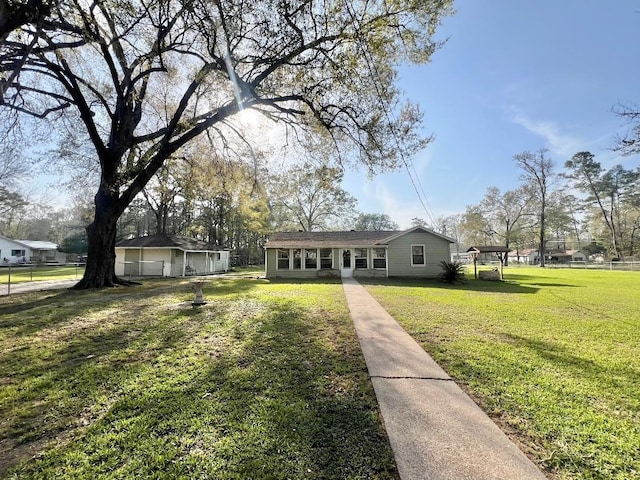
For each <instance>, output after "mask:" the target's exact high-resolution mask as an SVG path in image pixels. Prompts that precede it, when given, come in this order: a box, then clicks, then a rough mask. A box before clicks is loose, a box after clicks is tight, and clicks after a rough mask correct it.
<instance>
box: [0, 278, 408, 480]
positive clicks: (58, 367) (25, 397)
mask: <svg viewBox="0 0 640 480" xmlns="http://www.w3.org/2000/svg"><path fill="white" fill-rule="evenodd" d="M250 288H251V286H247V287H243V286H240V285H235V286H233V285H231V284H224V285H221V286H220V288H218V286H217V285H216V286H211V288H210V289H206V290H205V295H206V296H208V297H209V300H210V303H209V304H207V305H206V306H205V307H200V308H198V309H194V308H191V307H184V306H180V305H178V306H176V305H173V306H165V307H163V308H160V309H159V310H158V314H157V315H151V316H150V315H145V316H143V315H140V314H139V312H137V311H136V309H135V308H133V307H132V306H131V305H129V306H123V307H122V308H121V310H120V313H119V314H120V316H121V317H122V318H121V319H120V320H119V321H117V322H113V323H112V324H108V325H102V326H101V327H100V328H99V329H98V330H92V329H89V328H88V329H86V331H85V332H84V333H83V334H82V335H77V336H75V337H71V338H68V339H67V340H66V341H64V342H62V341H61V342H60V344H56V345H49V346H48V349H49V351H48V352H47V354H46V357H45V358H41V359H40V360H39V365H25V363H26V362H28V361H33V359H34V358H38V354H41V353H42V352H43V351H44V349H45V348H46V347H47V346H46V345H43V346H42V348H43V350H42V351H36V350H35V347H34V346H33V345H31V346H28V345H27V346H26V348H27V350H26V351H25V355H24V356H23V357H22V358H19V355H18V358H13V359H12V362H13V368H14V370H13V371H12V372H11V373H9V374H7V373H2V375H0V377H2V378H3V382H6V383H7V385H6V386H7V387H9V388H11V389H12V390H16V391H19V393H14V397H13V400H12V403H13V404H14V405H21V407H20V408H18V409H16V410H14V411H11V410H9V411H2V410H4V408H7V407H4V408H0V414H1V416H2V417H3V418H6V419H7V423H6V424H5V425H4V426H3V427H2V428H3V429H4V430H5V431H8V432H11V434H10V435H9V436H7V437H5V438H4V439H3V441H2V443H0V458H3V459H4V460H3V461H0V476H2V475H4V474H5V473H6V472H7V471H8V468H9V467H12V466H17V465H18V463H19V462H21V461H23V460H26V459H27V458H31V457H33V458H32V459H31V460H30V461H28V462H24V463H22V464H20V465H19V466H17V469H16V470H15V471H14V474H15V475H17V476H21V475H24V476H38V475H41V474H42V472H44V471H46V472H48V474H52V473H51V472H58V473H59V472H62V471H63V470H64V469H67V468H71V467H70V465H73V464H75V465H83V468H85V469H88V470H85V471H88V472H90V473H87V475H89V476H100V475H115V476H120V477H126V476H128V475H129V476H137V477H141V478H144V477H152V476H154V475H157V474H158V472H159V471H160V470H162V473H163V475H166V476H167V477H169V478H178V477H184V478H348V477H358V478H380V479H385V478H388V479H392V478H393V479H395V478H398V475H397V471H396V470H395V466H394V462H393V455H392V453H391V450H390V448H389V446H388V443H387V440H386V434H385V433H384V430H383V428H382V426H381V424H380V422H379V420H378V416H377V415H378V413H377V412H378V411H377V404H376V402H375V396H374V394H373V390H372V386H371V384H370V382H369V380H368V376H367V370H366V365H365V363H364V359H363V358H362V353H361V351H360V348H359V343H358V341H357V337H356V336H355V334H354V332H353V326H352V324H351V322H350V319H349V317H348V315H345V316H340V315H330V316H327V315H326V313H325V312H321V311H317V310H314V309H313V308H311V307H309V308H307V307H302V306H300V305H299V303H298V302H296V301H295V299H282V298H273V299H270V300H264V299H261V300H257V299H253V298H252V297H251V296H250V295H246V293H247V292H248V290H250ZM74 293H75V292H74ZM230 293H235V294H239V295H238V296H237V297H236V299H235V300H229V299H226V300H225V299H224V298H223V297H225V296H227V295H229V294H230ZM68 295H69V294H61V297H60V298H62V299H63V301H69V300H68V299H69V298H74V296H73V293H72V294H71V296H68ZM147 297H148V298H149V300H150V302H151V303H153V301H152V300H153V298H152V297H153V295H152V293H149V294H148V295H147ZM43 301H45V300H44V299H43ZM48 301H49V302H50V303H51V302H54V299H51V298H49V300H48ZM265 302H266V303H265ZM102 305H103V304H101V305H100V306H99V307H98V308H102ZM105 305H107V306H109V307H110V308H117V304H114V303H107V304H105ZM34 308H36V307H34ZM88 310H89V309H88V307H87V308H86V309H85V308H83V311H88ZM327 317H330V318H327ZM320 319H322V320H320ZM69 321H73V320H72V319H70V320H69ZM53 323H54V324H60V325H62V324H63V323H64V322H63V321H62V320H61V319H58V318H55V319H53ZM41 326H42V327H49V326H51V325H41ZM54 326H55V325H54ZM27 351H30V353H31V355H27V354H26V352H27ZM18 353H19V352H13V355H14V356H15V355H17V354H18ZM9 368H12V367H11V366H9ZM5 375H6V376H5ZM54 445H55V448H52V447H53V446H54ZM29 447H31V448H29ZM345 451H346V452H352V453H354V454H351V455H350V454H345ZM14 454H15V455H14ZM74 462H75V463H74ZM78 462H79V463H78Z"/></svg>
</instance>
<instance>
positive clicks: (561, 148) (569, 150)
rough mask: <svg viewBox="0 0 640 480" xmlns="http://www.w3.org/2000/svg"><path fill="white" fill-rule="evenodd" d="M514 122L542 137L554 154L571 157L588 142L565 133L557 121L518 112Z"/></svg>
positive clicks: (583, 148)
mask: <svg viewBox="0 0 640 480" xmlns="http://www.w3.org/2000/svg"><path fill="white" fill-rule="evenodd" d="M513 122H514V123H516V124H518V125H520V126H522V127H524V128H525V129H526V130H527V131H529V132H531V133H533V134H534V135H538V136H540V137H542V138H543V139H544V141H545V145H544V146H545V147H546V148H548V149H549V151H550V153H551V154H552V155H556V156H559V157H567V158H568V157H570V156H571V155H573V154H574V153H576V152H579V151H581V150H585V149H586V147H585V145H586V144H587V142H585V141H584V140H582V139H580V138H578V137H574V136H572V135H568V134H566V133H563V132H562V131H561V129H560V128H559V127H558V125H557V124H556V123H555V122H552V121H548V120H532V119H530V118H527V117H526V116H524V115H522V114H517V115H515V116H514V118H513Z"/></svg>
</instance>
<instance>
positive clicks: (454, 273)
mask: <svg viewBox="0 0 640 480" xmlns="http://www.w3.org/2000/svg"><path fill="white" fill-rule="evenodd" d="M440 267H441V268H442V272H441V273H440V280H442V281H443V282H445V283H459V282H464V265H462V263H460V262H447V261H444V260H443V261H442V262H440Z"/></svg>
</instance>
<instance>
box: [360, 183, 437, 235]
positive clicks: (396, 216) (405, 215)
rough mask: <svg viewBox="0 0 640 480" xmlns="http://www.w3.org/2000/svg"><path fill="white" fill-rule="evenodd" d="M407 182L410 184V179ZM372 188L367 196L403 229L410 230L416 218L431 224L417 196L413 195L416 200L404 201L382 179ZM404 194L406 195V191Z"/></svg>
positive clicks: (368, 190)
mask: <svg viewBox="0 0 640 480" xmlns="http://www.w3.org/2000/svg"><path fill="white" fill-rule="evenodd" d="M405 175H406V174H405ZM406 181H407V182H410V180H409V179H408V178H407V180H406ZM371 186H372V187H373V189H369V188H367V189H366V190H367V194H368V195H369V196H371V197H373V198H375V199H376V200H377V203H378V205H379V207H380V209H381V213H384V214H386V215H389V218H391V220H393V221H394V222H396V223H397V224H398V225H400V228H401V229H406V228H409V227H410V226H411V220H413V219H414V218H416V217H417V218H422V219H424V220H426V221H427V222H429V218H427V214H426V213H425V211H424V209H423V208H422V204H421V203H420V200H418V198H417V196H416V195H415V194H414V195H413V197H414V198H415V200H402V199H400V198H399V196H398V195H396V194H395V193H394V192H393V191H392V189H390V188H389V186H388V185H387V183H386V182H384V181H382V180H381V179H379V180H376V181H374V182H373V184H372V185H371ZM408 188H410V189H411V191H413V187H411V186H410V185H409V186H408ZM403 193H405V194H406V191H403ZM376 213H377V212H376Z"/></svg>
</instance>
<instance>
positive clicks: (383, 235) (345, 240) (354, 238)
mask: <svg viewBox="0 0 640 480" xmlns="http://www.w3.org/2000/svg"><path fill="white" fill-rule="evenodd" d="M398 233H400V232H399V231H398V230H393V231H389V230H380V231H353V230H352V231H347V232H276V233H272V234H271V235H269V240H268V241H267V242H266V244H265V247H266V248H308V247H313V248H323V247H325V248H329V247H368V246H373V245H385V244H386V243H385V240H386V239H387V238H389V237H392V236H394V235H396V234H398Z"/></svg>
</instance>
